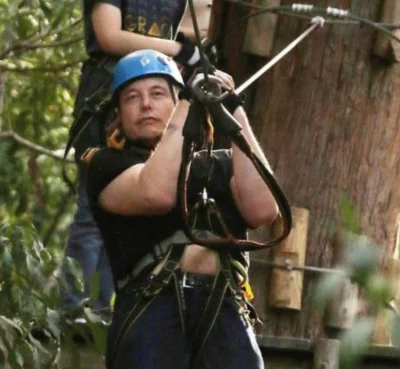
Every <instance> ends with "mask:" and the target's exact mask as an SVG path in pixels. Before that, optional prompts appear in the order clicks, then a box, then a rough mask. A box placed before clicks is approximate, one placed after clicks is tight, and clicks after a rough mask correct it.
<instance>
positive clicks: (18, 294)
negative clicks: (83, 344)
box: [0, 224, 62, 368]
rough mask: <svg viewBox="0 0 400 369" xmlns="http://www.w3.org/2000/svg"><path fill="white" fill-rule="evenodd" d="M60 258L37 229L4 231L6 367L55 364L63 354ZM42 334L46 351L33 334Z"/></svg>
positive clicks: (0, 294) (1, 343)
mask: <svg viewBox="0 0 400 369" xmlns="http://www.w3.org/2000/svg"><path fill="white" fill-rule="evenodd" d="M56 260H57V258H56V257H54V255H53V253H52V252H51V251H50V250H47V249H44V248H43V245H42V244H41V242H40V240H39V239H38V237H37V235H36V233H35V230H34V229H33V228H32V227H30V228H23V227H21V226H18V225H9V224H3V225H1V226H0V280H1V288H0V300H1V302H2V303H1V305H0V356H1V358H0V363H2V365H5V366H6V367H7V365H9V366H11V367H12V368H24V367H25V365H26V362H27V361H28V362H33V363H34V365H35V366H36V367H38V366H39V364H40V363H41V362H45V363H47V364H49V363H50V362H53V361H54V360H55V358H56V357H57V355H58V351H59V347H60V340H61V328H60V324H61V323H60V322H61V317H60V313H59V296H60V293H59V292H60V286H61V285H62V283H59V282H58V280H57V278H56V275H57V269H58V263H57V261H56ZM35 330H40V331H41V332H43V333H44V334H45V336H46V337H47V339H48V341H49V344H48V345H47V347H46V348H45V347H44V346H43V345H42V343H41V342H39V341H38V340H37V339H35V338H34V336H33V335H32V332H34V331H35Z"/></svg>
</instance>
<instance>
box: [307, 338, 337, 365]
mask: <svg viewBox="0 0 400 369" xmlns="http://www.w3.org/2000/svg"><path fill="white" fill-rule="evenodd" d="M339 350H340V341H339V340H334V339H325V338H320V339H318V340H317V341H316V342H315V347H314V365H313V368H314V369H321V368H324V369H339Z"/></svg>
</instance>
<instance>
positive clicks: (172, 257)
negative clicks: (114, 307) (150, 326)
mask: <svg viewBox="0 0 400 369" xmlns="http://www.w3.org/2000/svg"><path fill="white" fill-rule="evenodd" d="M184 249H185V247H184V245H171V249H170V251H169V254H168V255H167V257H166V260H165V264H164V265H163V267H162V269H161V270H160V272H159V273H158V274H152V275H150V277H149V280H148V283H147V285H145V286H144V287H143V288H142V289H141V290H139V291H138V300H137V302H136V304H135V305H134V306H133V308H132V310H131V311H130V313H129V314H128V316H127V317H126V319H125V321H124V322H123V324H122V326H121V329H120V330H119V332H118V334H117V337H116V339H115V341H114V343H113V346H114V347H113V348H112V357H113V358H114V359H115V356H116V353H117V349H118V346H119V344H120V343H121V342H122V341H123V340H124V339H125V337H126V335H127V333H128V331H129V330H130V328H131V327H132V325H133V324H134V323H135V322H136V321H137V320H138V318H139V317H140V316H141V315H142V313H143V312H144V311H145V310H146V309H147V308H148V307H149V305H150V304H151V303H152V302H153V300H154V299H155V298H156V297H157V295H158V294H159V293H160V292H161V290H162V289H163V288H164V287H166V286H167V285H168V284H169V283H170V281H171V278H172V277H173V275H174V274H175V273H176V272H177V270H178V268H179V264H180V261H181V258H182V255H183V251H184ZM174 278H175V280H176V277H174ZM175 285H176V283H175Z"/></svg>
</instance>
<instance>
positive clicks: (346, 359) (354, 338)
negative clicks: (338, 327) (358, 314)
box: [340, 318, 375, 369]
mask: <svg viewBox="0 0 400 369" xmlns="http://www.w3.org/2000/svg"><path fill="white" fill-rule="evenodd" d="M374 327H375V319H373V318H362V319H360V320H359V321H357V322H355V323H354V325H353V327H352V329H350V330H349V331H348V332H346V333H345V334H344V335H343V336H342V337H341V343H340V368H341V369H356V368H358V366H359V363H360V361H361V359H362V356H363V355H364V354H365V353H366V351H367V349H368V347H369V345H370V342H371V336H372V333H373V331H374Z"/></svg>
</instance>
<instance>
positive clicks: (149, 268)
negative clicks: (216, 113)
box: [85, 50, 277, 369]
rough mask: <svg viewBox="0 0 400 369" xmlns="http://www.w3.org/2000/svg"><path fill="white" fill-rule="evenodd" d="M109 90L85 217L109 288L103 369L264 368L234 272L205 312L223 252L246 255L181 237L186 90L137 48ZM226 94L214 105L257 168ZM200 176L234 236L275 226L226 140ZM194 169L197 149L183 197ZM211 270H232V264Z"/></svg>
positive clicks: (155, 57) (260, 186)
mask: <svg viewBox="0 0 400 369" xmlns="http://www.w3.org/2000/svg"><path fill="white" fill-rule="evenodd" d="M214 74H215V77H216V80H217V81H218V84H219V85H220V86H221V87H222V88H223V89H225V90H232V89H233V81H232V79H231V77H230V76H229V75H227V74H225V73H223V72H221V71H216V72H215V73H214ZM112 88H113V99H114V102H115V104H116V107H117V111H118V120H117V124H116V127H114V128H115V130H114V131H113V132H112V133H111V134H110V136H109V139H108V147H107V148H102V149H92V150H91V151H88V152H87V154H86V155H85V158H86V161H87V162H88V173H87V178H88V195H89V201H90V204H91V210H92V213H93V216H94V219H95V220H96V222H97V225H98V227H99V229H100V231H101V233H102V236H103V239H104V244H105V248H106V250H107V254H108V257H109V260H110V265H111V269H112V273H113V277H114V281H115V285H116V301H115V307H114V314H113V319H112V323H111V326H110V330H109V336H108V342H107V353H106V363H107V368H108V369H125V368H126V369H128V368H129V369H133V368H135V369H141V368H143V369H168V368H174V369H189V368H192V369H194V368H196V369H200V368H204V369H205V368H213V369H214V368H215V369H216V368H221V369H222V368H223V369H226V368H230V369H243V368H246V369H260V368H263V359H262V356H261V353H260V350H259V348H258V346H257V343H256V340H255V335H254V332H253V329H252V327H251V324H250V322H249V320H250V319H249V316H248V308H247V307H248V305H247V302H246V301H245V299H244V296H243V291H242V290H241V288H240V287H239V284H240V282H241V281H240V276H239V275H237V274H236V273H235V271H233V270H232V271H231V272H230V276H231V277H230V281H229V286H230V288H229V291H228V292H226V291H225V290H224V291H220V292H221V299H220V300H218V301H219V302H218V306H216V307H215V313H214V309H211V311H210V309H209V306H208V305H209V304H208V302H209V296H210V295H212V294H214V295H215V291H216V289H215V286H216V284H215V280H216V277H215V276H216V275H217V273H218V270H219V269H220V268H221V266H220V265H219V263H221V260H228V259H227V258H228V257H229V258H230V259H229V260H232V264H233V263H234V262H235V263H236V264H237V263H241V264H242V266H243V268H246V267H248V265H246V260H245V258H243V255H242V253H240V252H236V253H235V250H234V249H232V252H231V251H229V252H225V253H224V255H225V257H224V259H221V257H220V253H219V252H218V251H215V250H213V249H209V248H205V247H202V246H200V245H195V244H193V243H191V242H189V241H188V239H187V238H186V237H185V235H184V233H183V232H182V230H183V224H182V219H181V217H180V213H179V211H178V209H177V207H176V202H177V191H178V190H177V180H178V173H179V169H180V164H181V158H182V154H181V152H182V144H183V136H182V129H183V127H184V124H185V121H186V118H187V116H188V114H189V113H190V109H191V106H193V105H192V104H191V102H190V101H189V99H190V90H191V87H190V85H189V86H186V87H184V85H183V81H182V77H181V75H180V73H179V70H178V68H177V66H176V65H175V63H174V62H173V61H172V60H171V59H170V58H168V57H167V56H165V55H163V54H161V53H159V52H157V51H154V50H142V51H137V52H134V53H132V54H129V55H128V56H126V57H124V58H122V59H121V60H120V61H119V62H118V64H117V65H116V68H115V71H114V79H113V87H112ZM180 89H181V91H180V93H178V90H180ZM230 96H233V98H230V99H229V98H228V99H227V100H226V101H224V105H225V106H226V108H228V110H229V111H230V112H231V113H232V114H234V117H235V118H236V119H237V120H238V121H239V122H240V123H241V124H242V126H243V129H242V132H243V134H244V135H245V136H246V138H247V139H248V141H249V143H250V145H251V147H252V149H253V151H254V152H255V153H256V154H257V155H258V156H259V157H260V158H261V159H262V160H263V161H264V163H267V161H266V158H265V156H264V154H263V152H262V150H261V149H260V147H259V145H258V144H257V142H256V140H255V138H254V135H253V133H252V131H251V128H250V125H249V123H248V121H247V119H246V115H245V113H244V110H243V109H242V108H241V107H240V105H241V100H240V99H238V98H237V96H235V95H233V94H232V95H230ZM209 169H210V171H208V170H207V171H206V172H207V173H206V175H207V178H208V183H207V188H208V190H209V193H210V194H212V195H213V197H214V198H215V201H216V202H217V203H221V204H224V206H223V211H222V216H223V217H224V219H225V220H226V221H227V223H228V224H230V225H233V227H234V228H235V229H234V230H233V231H234V233H235V235H236V236H238V235H240V236H242V237H244V236H245V234H246V229H247V228H248V227H249V226H250V227H257V226H259V225H261V224H266V223H268V222H272V221H273V220H274V219H275V217H276V215H277V205H276V203H275V200H274V198H273V196H272V195H271V193H270V191H269V189H268V187H267V186H266V185H265V184H264V182H263V181H262V180H261V178H260V176H259V174H258V173H257V171H256V170H255V169H254V167H253V165H252V164H251V162H250V160H249V159H248V158H247V157H246V156H245V155H244V154H243V153H242V152H241V151H240V150H239V149H238V148H237V147H236V146H235V145H233V147H232V149H231V150H215V151H213V155H212V165H211V168H209ZM204 174H205V171H204V160H203V155H202V152H198V153H196V156H195V158H194V160H193V162H192V165H191V170H190V174H189V176H188V178H187V180H188V196H189V197H196V196H197V195H198V192H199V191H200V190H201V187H200V186H199V182H201V181H202V179H204V178H203V177H204ZM254 193H257V194H258V195H259V196H254ZM221 265H222V268H224V270H225V271H227V269H230V264H229V265H226V264H224V263H222V264H221ZM217 284H218V283H217ZM217 292H218V291H217ZM211 305H212V304H211ZM206 312H207V313H206ZM210 313H211V315H210V316H209V314H210Z"/></svg>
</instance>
